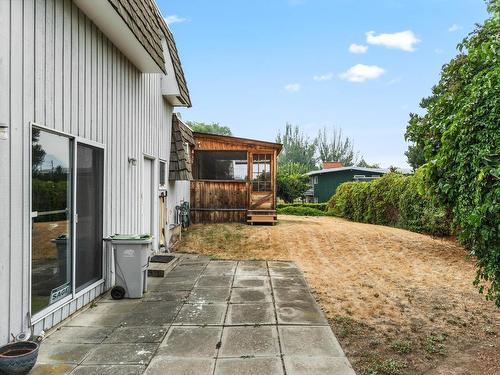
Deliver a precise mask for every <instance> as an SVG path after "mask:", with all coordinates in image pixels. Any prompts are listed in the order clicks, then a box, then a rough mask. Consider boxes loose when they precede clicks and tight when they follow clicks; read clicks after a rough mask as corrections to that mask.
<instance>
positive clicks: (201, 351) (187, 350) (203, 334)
mask: <svg viewBox="0 0 500 375" xmlns="http://www.w3.org/2000/svg"><path fill="white" fill-rule="evenodd" d="M221 331H222V328H220V327H172V328H171V329H170V331H169V332H168V334H167V336H166V337H165V339H164V340H163V342H162V343H161V345H160V347H159V349H158V354H157V355H159V356H163V357H166V356H168V357H190V358H200V357H207V358H208V357H210V358H211V357H215V355H216V354H217V343H218V342H219V339H220V335H221Z"/></svg>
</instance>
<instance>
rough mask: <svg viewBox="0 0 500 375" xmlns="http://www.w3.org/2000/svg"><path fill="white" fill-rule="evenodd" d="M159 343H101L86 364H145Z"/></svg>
mask: <svg viewBox="0 0 500 375" xmlns="http://www.w3.org/2000/svg"><path fill="white" fill-rule="evenodd" d="M158 345H159V344H149V343H146V344H145V343H138V344H101V345H100V346H99V348H97V349H96V350H94V351H93V352H92V353H90V354H89V355H88V356H87V357H86V358H85V360H84V361H83V363H84V364H87V365H123V364H136V365H145V364H148V363H149V360H150V359H151V357H153V354H154V352H155V351H156V349H157V348H158Z"/></svg>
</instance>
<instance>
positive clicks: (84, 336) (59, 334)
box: [44, 326, 113, 345]
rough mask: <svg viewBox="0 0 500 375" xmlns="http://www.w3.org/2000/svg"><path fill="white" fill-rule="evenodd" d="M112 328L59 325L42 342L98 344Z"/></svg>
mask: <svg viewBox="0 0 500 375" xmlns="http://www.w3.org/2000/svg"><path fill="white" fill-rule="evenodd" d="M111 332H113V329H112V328H104V327H66V326H63V327H60V328H58V329H57V330H56V331H55V332H54V333H52V334H51V335H49V336H48V337H47V338H46V339H45V340H44V343H45V344H46V345H48V344H49V343H50V344H55V343H72V344H100V343H101V342H103V341H104V339H105V338H106V337H108V336H109V335H110V334H111Z"/></svg>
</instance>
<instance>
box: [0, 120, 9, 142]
mask: <svg viewBox="0 0 500 375" xmlns="http://www.w3.org/2000/svg"><path fill="white" fill-rule="evenodd" d="M0 139H1V140H7V139H9V125H7V124H5V123H3V122H0Z"/></svg>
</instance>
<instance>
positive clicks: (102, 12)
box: [74, 0, 165, 73]
mask: <svg viewBox="0 0 500 375" xmlns="http://www.w3.org/2000/svg"><path fill="white" fill-rule="evenodd" d="M74 2H75V4H76V5H77V6H78V7H79V8H80V9H81V10H82V12H83V13H85V15H86V16H87V17H89V18H90V19H91V20H92V22H93V23H94V24H96V26H97V27H98V28H99V29H100V30H101V31H102V32H103V33H104V35H106V37H107V38H108V39H109V40H110V41H111V42H112V43H113V44H114V45H115V46H116V47H117V48H118V49H119V50H120V51H121V52H122V53H123V54H124V55H125V56H126V57H127V58H128V59H129V60H130V62H132V64H134V65H135V67H136V68H137V69H139V70H140V71H141V72H143V73H164V72H165V71H164V69H165V68H164V67H162V66H160V65H158V64H157V63H156V61H155V60H154V59H153V57H152V56H151V55H150V54H149V52H148V51H147V50H146V48H145V47H144V46H143V45H142V44H141V43H140V41H139V40H138V39H137V37H136V36H135V35H134V33H133V32H132V31H131V30H130V28H129V26H128V25H127V24H126V22H125V21H124V20H123V18H122V17H121V16H120V15H119V14H118V13H117V11H116V10H115V9H114V8H113V6H112V5H111V4H110V3H109V2H108V1H104V0H74Z"/></svg>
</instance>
